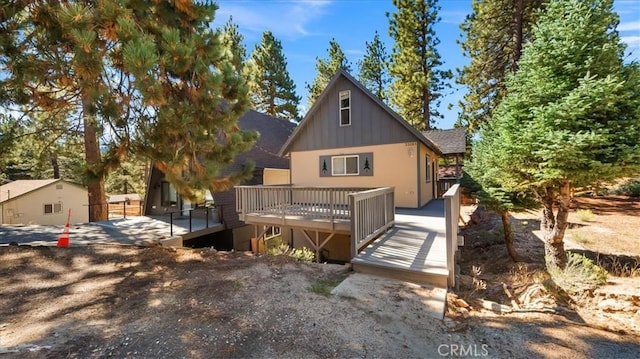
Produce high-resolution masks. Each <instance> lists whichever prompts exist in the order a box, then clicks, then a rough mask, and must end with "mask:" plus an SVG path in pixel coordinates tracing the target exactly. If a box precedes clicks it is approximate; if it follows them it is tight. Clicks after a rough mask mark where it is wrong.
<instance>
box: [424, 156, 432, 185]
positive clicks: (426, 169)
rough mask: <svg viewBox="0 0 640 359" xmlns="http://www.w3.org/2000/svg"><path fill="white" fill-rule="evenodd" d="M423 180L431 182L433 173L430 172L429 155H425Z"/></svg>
mask: <svg viewBox="0 0 640 359" xmlns="http://www.w3.org/2000/svg"><path fill="white" fill-rule="evenodd" d="M425 167H426V168H425V182H426V183H431V177H432V176H433V174H432V173H431V172H433V171H431V156H429V155H425Z"/></svg>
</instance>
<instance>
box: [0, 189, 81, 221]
mask: <svg viewBox="0 0 640 359" xmlns="http://www.w3.org/2000/svg"><path fill="white" fill-rule="evenodd" d="M87 202H88V192H87V189H86V188H84V187H82V186H80V185H77V184H75V183H71V182H68V181H65V180H62V179H46V180H18V181H13V182H10V183H7V184H5V185H2V186H0V224H41V225H64V224H65V223H66V222H67V215H68V212H69V209H71V220H70V223H85V222H88V221H89V213H88V209H87Z"/></svg>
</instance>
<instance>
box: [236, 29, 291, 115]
mask: <svg viewBox="0 0 640 359" xmlns="http://www.w3.org/2000/svg"><path fill="white" fill-rule="evenodd" d="M247 75H248V78H249V92H250V96H251V100H252V102H253V106H254V108H255V109H256V110H257V111H260V112H264V113H266V114H269V115H271V116H274V117H277V118H281V119H286V120H293V121H299V120H300V115H299V114H298V105H299V104H300V97H298V96H297V95H296V85H295V84H294V83H293V80H291V77H290V76H289V71H288V70H287V60H286V58H285V56H284V55H283V53H282V44H281V43H280V40H278V39H276V38H275V37H274V36H273V34H272V33H271V31H265V32H264V33H263V34H262V41H261V42H260V44H257V45H256V47H255V49H254V50H253V52H252V53H251V58H250V60H249V65H248V66H247Z"/></svg>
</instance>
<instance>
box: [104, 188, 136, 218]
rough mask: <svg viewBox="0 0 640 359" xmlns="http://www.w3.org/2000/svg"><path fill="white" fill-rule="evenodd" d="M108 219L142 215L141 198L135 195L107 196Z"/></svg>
mask: <svg viewBox="0 0 640 359" xmlns="http://www.w3.org/2000/svg"><path fill="white" fill-rule="evenodd" d="M107 204H108V205H109V218H111V217H113V216H125V217H126V216H140V215H142V198H141V197H140V195H139V194H137V193H127V194H108V195H107Z"/></svg>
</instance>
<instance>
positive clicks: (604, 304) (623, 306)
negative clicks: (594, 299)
mask: <svg viewBox="0 0 640 359" xmlns="http://www.w3.org/2000/svg"><path fill="white" fill-rule="evenodd" d="M598 309H600V310H603V311H605V312H627V311H628V312H630V311H633V310H634V305H633V304H632V303H630V302H627V301H621V300H617V299H615V298H607V299H603V300H601V301H600V302H599V303H598Z"/></svg>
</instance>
